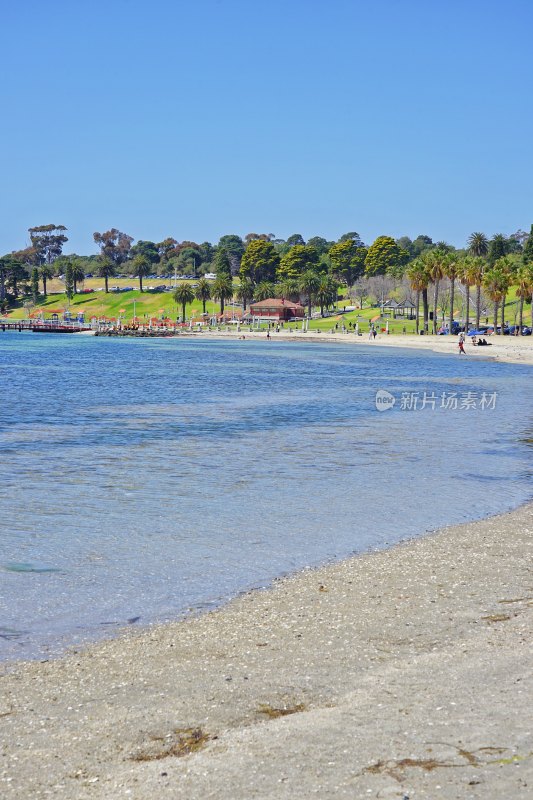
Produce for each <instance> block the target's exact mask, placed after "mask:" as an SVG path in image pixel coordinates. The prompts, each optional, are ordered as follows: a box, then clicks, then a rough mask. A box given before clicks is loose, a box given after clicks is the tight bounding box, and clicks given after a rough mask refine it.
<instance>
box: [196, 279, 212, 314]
mask: <svg viewBox="0 0 533 800" xmlns="http://www.w3.org/2000/svg"><path fill="white" fill-rule="evenodd" d="M194 296H195V297H196V299H197V300H201V301H202V309H203V312H204V314H205V304H206V303H207V301H208V300H209V299H210V298H211V284H210V283H209V281H208V280H207V278H200V280H199V281H198V286H197V287H196V289H195V290H194Z"/></svg>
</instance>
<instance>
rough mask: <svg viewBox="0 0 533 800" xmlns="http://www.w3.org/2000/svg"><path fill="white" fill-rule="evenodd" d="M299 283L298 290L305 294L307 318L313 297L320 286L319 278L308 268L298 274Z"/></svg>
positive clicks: (309, 314)
mask: <svg viewBox="0 0 533 800" xmlns="http://www.w3.org/2000/svg"><path fill="white" fill-rule="evenodd" d="M299 284H300V291H301V292H302V294H305V295H307V307H308V309H309V311H308V317H309V319H311V312H312V308H313V298H314V296H315V294H316V292H317V291H318V287H319V286H320V278H319V276H318V275H317V274H316V272H313V270H312V269H308V270H306V271H305V272H304V273H302V275H300V281H299Z"/></svg>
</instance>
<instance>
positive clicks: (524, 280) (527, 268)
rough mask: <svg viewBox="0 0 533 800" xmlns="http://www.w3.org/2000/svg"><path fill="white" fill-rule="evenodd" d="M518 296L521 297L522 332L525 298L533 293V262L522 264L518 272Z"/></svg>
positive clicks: (520, 322) (532, 306)
mask: <svg viewBox="0 0 533 800" xmlns="http://www.w3.org/2000/svg"><path fill="white" fill-rule="evenodd" d="M516 282H517V287H516V296H517V297H518V298H520V312H519V313H520V317H519V325H520V333H522V328H523V320H524V300H526V298H529V297H531V295H532V294H533V264H521V265H520V267H519V268H518V270H517V272H516ZM531 316H532V320H531V323H532V325H533V303H532V304H531Z"/></svg>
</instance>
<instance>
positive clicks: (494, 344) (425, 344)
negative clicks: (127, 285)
mask: <svg viewBox="0 0 533 800" xmlns="http://www.w3.org/2000/svg"><path fill="white" fill-rule="evenodd" d="M100 335H101V336H103V337H106V336H109V337H110V338H111V337H113V336H116V335H117V334H106V333H102V334H100ZM266 335H267V332H266V330H262V331H247V330H244V329H243V330H241V331H237V330H230V331H180V333H178V334H172V335H171V336H169V337H168V338H177V339H179V338H181V337H183V338H194V339H198V340H204V339H210V340H211V339H213V340H216V339H222V340H227V339H233V340H241V341H242V340H243V339H244V342H246V340H251V341H257V340H263V341H265V340H266ZM119 336H120V337H121V338H122V337H123V338H132V339H133V338H151V337H150V336H148V335H147V336H146V337H141V336H131V337H130V336H128V335H127V334H126V333H124V334H119ZM153 338H163V335H161V337H159V336H157V334H154V336H153ZM165 338H166V337H165ZM489 338H490V339H491V342H490V347H481V348H479V349H478V348H477V347H475V346H473V345H472V343H471V340H470V339H467V342H466V346H465V349H466V352H467V358H468V357H469V356H473V357H475V358H483V359H487V358H488V359H490V360H492V361H502V362H507V363H512V364H528V365H533V336H522V337H513V336H493V337H489ZM276 341H290V342H323V343H326V344H332V343H341V344H345V345H353V346H356V347H357V346H359V345H368V346H369V347H399V348H407V349H413V350H418V351H419V352H420V353H423V352H427V351H428V350H429V351H431V352H434V353H441V354H443V355H454V356H458V347H457V341H458V340H457V337H455V336H453V337H451V338H450V337H449V336H433V335H428V336H413V335H411V334H405V335H403V334H391V335H390V336H387V335H385V334H378V336H377V338H376V339H375V340H373V341H369V340H368V337H367V336H366V335H365V334H363V335H361V336H356V335H355V334H354V333H319V332H317V331H308V332H307V333H304V332H302V331H292V332H291V331H287V330H285V329H281V330H280V331H279V332H278V333H276V331H275V330H273V331H271V333H270V342H271V343H274V342H276ZM463 360H464V359H463Z"/></svg>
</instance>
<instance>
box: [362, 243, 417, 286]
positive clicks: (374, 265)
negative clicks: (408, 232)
mask: <svg viewBox="0 0 533 800" xmlns="http://www.w3.org/2000/svg"><path fill="white" fill-rule="evenodd" d="M408 258H409V253H408V252H407V251H406V250H402V248H401V247H398V245H397V244H396V242H395V241H394V239H393V238H392V237H391V236H378V238H377V239H376V241H375V242H374V243H373V244H371V245H370V247H369V248H368V253H367V254H366V258H365V272H366V274H367V275H391V276H392V277H400V276H401V275H402V272H403V268H404V266H405V264H406V263H407V260H408Z"/></svg>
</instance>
